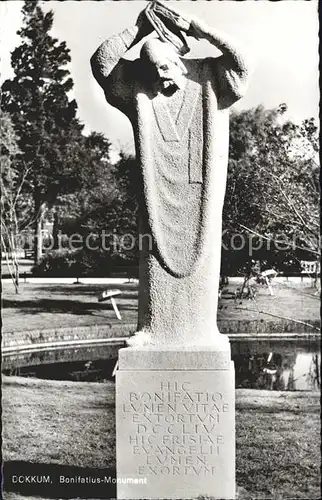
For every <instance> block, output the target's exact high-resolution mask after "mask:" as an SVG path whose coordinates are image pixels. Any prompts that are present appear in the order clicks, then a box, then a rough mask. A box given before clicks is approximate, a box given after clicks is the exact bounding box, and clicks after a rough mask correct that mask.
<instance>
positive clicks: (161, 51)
mask: <svg viewBox="0 0 322 500" xmlns="http://www.w3.org/2000/svg"><path fill="white" fill-rule="evenodd" d="M140 58H141V61H142V62H143V64H144V71H145V72H146V74H147V75H148V78H149V83H150V84H151V86H152V88H153V90H154V91H155V93H157V92H162V93H164V94H165V95H171V94H173V93H174V92H175V91H176V90H177V89H178V88H182V87H184V85H185V82H186V76H185V75H186V74H187V69H186V67H185V65H184V63H183V62H182V60H181V59H180V57H179V54H178V53H177V51H176V49H175V48H174V46H173V45H171V44H170V43H166V42H162V41H161V40H160V39H158V38H152V39H150V40H147V41H146V42H145V43H144V45H143V46H142V49H141V54H140Z"/></svg>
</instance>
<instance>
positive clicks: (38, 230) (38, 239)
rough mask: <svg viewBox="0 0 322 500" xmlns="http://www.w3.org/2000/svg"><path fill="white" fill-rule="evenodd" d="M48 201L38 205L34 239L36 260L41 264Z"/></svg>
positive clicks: (36, 262)
mask: <svg viewBox="0 0 322 500" xmlns="http://www.w3.org/2000/svg"><path fill="white" fill-rule="evenodd" d="M45 210H46V203H41V204H38V207H37V205H36V224H35V234H34V236H35V241H34V252H35V255H34V262H35V264H36V265H37V264H39V262H40V259H41V257H42V249H43V241H42V239H43V237H42V223H43V218H44V215H45Z"/></svg>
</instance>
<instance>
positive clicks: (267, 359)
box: [232, 341, 321, 391]
mask: <svg viewBox="0 0 322 500" xmlns="http://www.w3.org/2000/svg"><path fill="white" fill-rule="evenodd" d="M243 344H244V345H243ZM232 358H233V361H234V362H235V371H236V387H244V388H252V389H268V390H276V391H303V390H318V389H320V387H321V384H320V382H321V378H320V370H321V355H320V353H319V344H318V343H317V342H314V341H313V342H308V341H301V342H294V341H289V342H287V343H285V342H280V343H278V342H277V341H275V342H268V343H267V344H266V345H265V343H264V342H254V341H251V342H247V343H245V342H234V343H232Z"/></svg>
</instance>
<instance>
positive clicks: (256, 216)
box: [224, 105, 320, 263]
mask: <svg viewBox="0 0 322 500" xmlns="http://www.w3.org/2000/svg"><path fill="white" fill-rule="evenodd" d="M285 111H286V105H281V106H280V107H279V108H278V109H273V110H265V109H264V108H263V107H262V106H259V107H257V108H255V109H251V110H247V111H243V112H241V113H232V115H231V123H230V159H229V172H228V182H227V192H226V199H225V206H224V227H225V228H226V229H227V231H226V233H225V241H226V242H227V241H228V240H231V237H232V235H233V234H236V233H241V234H242V235H245V236H247V238H248V239H249V237H251V238H253V243H254V246H256V245H257V246H258V247H259V246H260V245H259V243H260V241H261V242H262V243H263V241H265V242H266V245H265V246H266V249H268V253H269V252H270V251H272V252H279V253H280V254H281V251H282V253H283V251H284V252H286V253H285V255H288V256H289V255H293V256H294V255H297V256H298V257H301V258H303V256H304V258H305V257H306V258H307V259H310V258H311V259H312V258H316V257H317V255H319V251H320V238H319V197H320V193H319V167H318V160H317V158H318V156H317V155H318V129H317V126H316V124H315V122H314V119H313V118H311V119H307V120H304V121H303V122H302V123H301V124H300V125H297V124H294V123H292V122H290V121H288V120H285V119H284V116H283V115H284V113H285ZM256 239H257V241H256ZM262 246H263V245H262ZM246 252H248V259H246V262H247V261H248V263H249V262H250V261H251V258H252V255H251V253H250V252H249V251H248V249H247V248H246ZM266 253H267V252H266Z"/></svg>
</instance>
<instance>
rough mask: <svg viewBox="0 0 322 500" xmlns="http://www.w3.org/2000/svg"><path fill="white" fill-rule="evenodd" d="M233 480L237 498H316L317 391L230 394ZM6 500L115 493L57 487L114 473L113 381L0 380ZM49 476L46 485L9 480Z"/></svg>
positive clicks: (90, 487)
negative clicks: (65, 479) (66, 478)
mask: <svg viewBox="0 0 322 500" xmlns="http://www.w3.org/2000/svg"><path fill="white" fill-rule="evenodd" d="M236 433H237V435H236V439H237V485H238V491H239V494H240V499H242V500H246V499H247V500H255V499H263V500H264V499H272V500H282V499H302V500H305V499H318V498H320V488H319V484H320V478H319V472H320V438H319V435H320V402H319V393H308V392H289V393H287V392H273V391H255V390H248V389H238V390H237V391H236ZM3 440H4V442H3V458H4V461H5V490H6V491H7V490H8V492H7V493H5V494H4V498H5V499H7V500H16V499H20V498H25V497H24V496H22V495H26V497H27V496H28V495H29V497H31V498H34V497H37V496H40V497H41V498H76V497H77V498H87V499H90V498H115V490H114V487H113V485H108V486H106V485H104V490H100V488H99V486H98V485H88V486H87V485H85V486H84V485H75V484H74V485H69V486H67V485H63V486H59V484H58V479H57V478H58V477H59V475H61V474H64V475H70V476H77V475H81V476H86V475H91V476H93V475H94V476H95V475H97V474H103V475H113V474H114V473H115V418H114V384H113V383H104V384H99V383H88V382H82V383H78V382H60V381H50V380H37V379H31V378H30V379H29V378H28V379H23V378H19V377H4V378H3ZM14 474H27V475H28V474H49V475H51V477H52V480H53V483H54V484H53V485H51V486H48V485H46V484H35V485H26V484H24V485H20V486H19V485H12V484H11V486H10V481H11V477H12V475H14Z"/></svg>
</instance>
